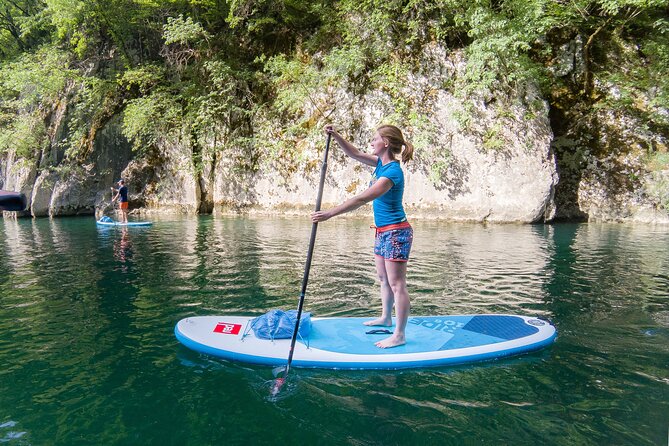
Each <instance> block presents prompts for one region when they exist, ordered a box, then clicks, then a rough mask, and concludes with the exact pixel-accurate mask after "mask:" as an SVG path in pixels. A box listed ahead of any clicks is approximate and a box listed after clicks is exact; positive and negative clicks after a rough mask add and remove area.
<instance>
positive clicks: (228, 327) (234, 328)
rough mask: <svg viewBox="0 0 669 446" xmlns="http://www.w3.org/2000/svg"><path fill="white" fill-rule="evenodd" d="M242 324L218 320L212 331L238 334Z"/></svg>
mask: <svg viewBox="0 0 669 446" xmlns="http://www.w3.org/2000/svg"><path fill="white" fill-rule="evenodd" d="M241 328H242V326H241V325H239V324H228V323H225V322H219V323H218V324H216V327H214V333H223V334H233V335H236V334H239V330H241Z"/></svg>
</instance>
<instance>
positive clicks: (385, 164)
mask: <svg viewBox="0 0 669 446" xmlns="http://www.w3.org/2000/svg"><path fill="white" fill-rule="evenodd" d="M325 133H326V134H330V135H332V137H333V138H334V139H335V141H337V144H338V145H339V147H341V148H342V150H343V151H344V153H345V154H346V155H348V156H350V157H351V158H353V159H354V160H356V161H359V162H361V163H363V164H367V165H368V166H372V167H375V170H374V174H373V175H372V179H371V181H370V183H369V188H368V189H367V190H365V191H364V192H362V193H361V194H359V195H356V196H355V197H353V198H350V199H348V200H346V201H345V202H344V203H342V204H340V205H339V206H336V207H334V208H332V209H329V210H327V211H318V212H314V213H313V214H311V219H312V221H314V222H319V221H325V220H328V219H329V218H332V217H334V216H335V215H339V214H343V213H345V212H349V211H352V210H354V209H357V208H359V207H360V206H362V205H364V204H366V203H369V202H370V201H373V209H374V225H375V226H376V238H375V243H374V262H375V263H376V272H377V273H378V275H379V279H380V281H381V302H382V308H383V309H382V313H381V317H379V318H378V319H375V320H372V321H368V322H365V325H374V326H384V327H390V326H392V324H393V322H392V311H393V305H394V306H395V315H396V326H395V331H394V333H393V334H392V335H391V336H390V337H388V338H386V339H384V340H382V341H379V342H377V343H376V345H377V346H378V347H381V348H389V347H397V346H398V345H403V344H405V343H406V338H405V334H404V333H405V328H406V324H407V319H408V318H409V310H410V308H411V304H410V303H409V293H408V291H407V279H406V277H407V261H408V260H409V251H411V242H412V241H413V229H412V228H411V225H410V224H409V222H408V221H407V217H406V214H405V213H404V207H403V206H402V195H403V193H404V173H403V172H402V168H401V167H400V163H399V161H398V160H397V159H395V157H396V156H401V158H402V162H403V163H407V162H408V161H410V160H411V159H412V158H413V146H412V145H411V144H409V143H408V142H407V141H405V140H404V135H402V131H401V130H400V129H399V128H397V127H395V126H392V125H382V126H381V127H379V128H377V129H376V133H374V137H373V138H372V142H371V144H370V145H371V149H372V153H371V154H368V153H364V152H361V151H360V150H358V149H357V148H356V147H355V146H353V144H351V143H350V142H349V141H347V140H346V139H345V138H344V137H342V136H341V135H340V134H339V133H337V131H336V130H335V129H334V126H332V125H326V126H325Z"/></svg>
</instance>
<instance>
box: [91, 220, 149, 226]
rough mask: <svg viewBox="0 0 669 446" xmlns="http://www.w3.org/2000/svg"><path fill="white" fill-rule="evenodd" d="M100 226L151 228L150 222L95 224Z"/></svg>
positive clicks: (106, 222) (99, 221)
mask: <svg viewBox="0 0 669 446" xmlns="http://www.w3.org/2000/svg"><path fill="white" fill-rule="evenodd" d="M95 223H96V224H97V225H98V226H151V225H152V224H153V223H152V222H150V221H129V222H128V223H121V222H120V221H102V220H98V221H96V222H95Z"/></svg>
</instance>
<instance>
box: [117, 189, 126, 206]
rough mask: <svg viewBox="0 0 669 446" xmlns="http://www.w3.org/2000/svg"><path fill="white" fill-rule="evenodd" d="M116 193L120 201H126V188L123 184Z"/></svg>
mask: <svg viewBox="0 0 669 446" xmlns="http://www.w3.org/2000/svg"><path fill="white" fill-rule="evenodd" d="M118 194H119V195H120V198H121V199H120V201H121V203H125V202H126V201H128V188H127V187H125V186H121V188H120V189H119V190H118Z"/></svg>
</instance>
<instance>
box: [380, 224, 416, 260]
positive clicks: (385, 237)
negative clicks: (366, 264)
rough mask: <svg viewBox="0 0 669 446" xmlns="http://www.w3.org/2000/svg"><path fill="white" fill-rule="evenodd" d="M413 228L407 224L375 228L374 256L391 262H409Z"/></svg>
mask: <svg viewBox="0 0 669 446" xmlns="http://www.w3.org/2000/svg"><path fill="white" fill-rule="evenodd" d="M412 242H413V228H412V227H411V225H410V224H409V223H408V222H404V223H398V224H395V225H388V226H381V227H379V228H376V240H375V242H374V254H376V255H377V256H381V257H383V258H384V259H386V260H389V261H391V262H406V261H408V260H409V252H410V251H411V243H412Z"/></svg>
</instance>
